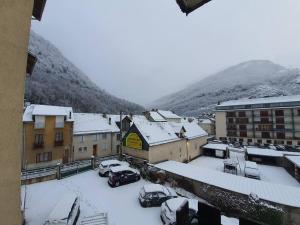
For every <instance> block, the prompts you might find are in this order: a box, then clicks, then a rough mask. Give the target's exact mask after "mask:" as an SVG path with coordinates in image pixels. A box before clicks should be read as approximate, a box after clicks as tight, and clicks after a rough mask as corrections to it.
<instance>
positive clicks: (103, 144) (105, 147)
mask: <svg viewBox="0 0 300 225" xmlns="http://www.w3.org/2000/svg"><path fill="white" fill-rule="evenodd" d="M101 149H102V150H103V151H106V150H107V143H106V142H104V143H101Z"/></svg>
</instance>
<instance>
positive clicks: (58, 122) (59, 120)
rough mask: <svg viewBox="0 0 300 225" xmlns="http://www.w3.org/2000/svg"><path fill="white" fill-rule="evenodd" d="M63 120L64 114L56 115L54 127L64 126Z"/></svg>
mask: <svg viewBox="0 0 300 225" xmlns="http://www.w3.org/2000/svg"><path fill="white" fill-rule="evenodd" d="M64 121H65V117H64V116H56V119H55V127H56V128H64Z"/></svg>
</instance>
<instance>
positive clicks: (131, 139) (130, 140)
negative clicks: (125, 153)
mask: <svg viewBox="0 0 300 225" xmlns="http://www.w3.org/2000/svg"><path fill="white" fill-rule="evenodd" d="M126 147H128V148H134V149H139V150H141V149H142V148H143V142H142V140H141V139H140V137H139V136H138V135H137V134H136V133H130V134H128V136H127V138H126Z"/></svg>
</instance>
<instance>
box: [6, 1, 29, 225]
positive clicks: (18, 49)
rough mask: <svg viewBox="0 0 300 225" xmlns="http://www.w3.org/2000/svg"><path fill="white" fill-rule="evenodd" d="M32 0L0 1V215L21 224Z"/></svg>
mask: <svg viewBox="0 0 300 225" xmlns="http://www.w3.org/2000/svg"><path fill="white" fill-rule="evenodd" d="M32 9H33V0H2V1H1V6H0V30H1V32H0V52H1V55H0V96H1V97H0V105H1V107H0V115H1V117H0V127H1V128H2V130H3V132H2V133H1V136H0V149H1V151H0V171H1V179H0V199H1V201H0V218H1V224H9V225H20V224H21V223H22V222H21V221H22V219H21V209H20V205H21V201H20V185H21V181H20V173H21V167H20V164H21V149H22V114H23V100H24V81H25V76H26V64H27V48H28V41H29V30H30V23H31V15H32Z"/></svg>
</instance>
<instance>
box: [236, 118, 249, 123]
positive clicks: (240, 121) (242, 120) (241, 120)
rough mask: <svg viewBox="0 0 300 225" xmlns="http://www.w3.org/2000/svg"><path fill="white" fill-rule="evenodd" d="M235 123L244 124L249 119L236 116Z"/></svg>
mask: <svg viewBox="0 0 300 225" xmlns="http://www.w3.org/2000/svg"><path fill="white" fill-rule="evenodd" d="M236 123H241V124H246V123H249V119H248V118H237V119H236Z"/></svg>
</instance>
